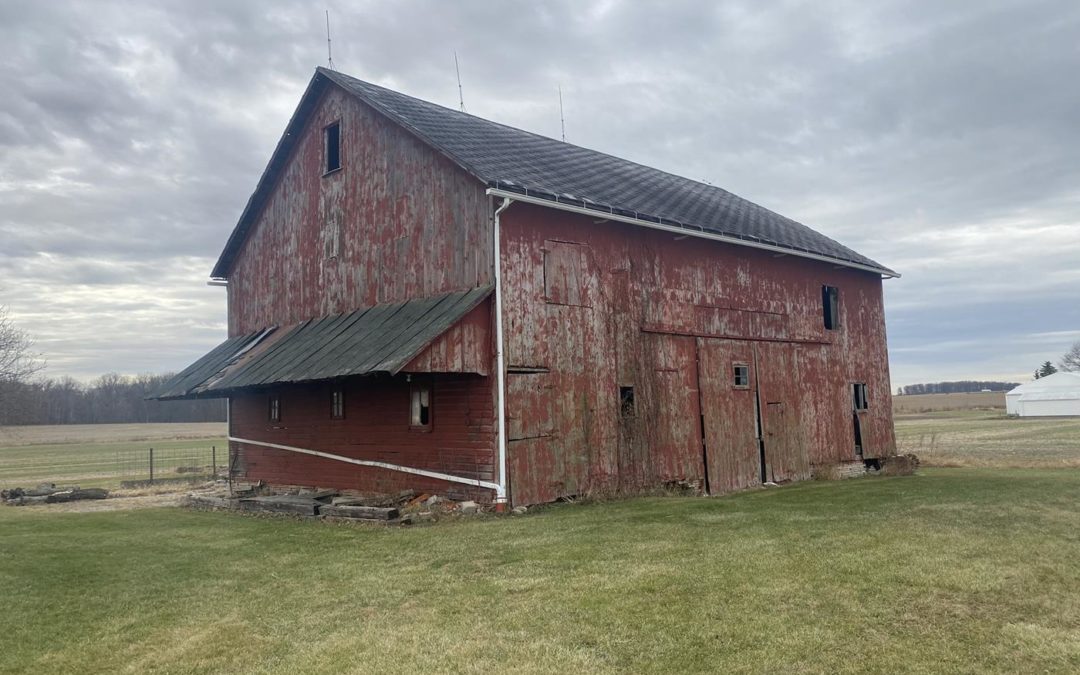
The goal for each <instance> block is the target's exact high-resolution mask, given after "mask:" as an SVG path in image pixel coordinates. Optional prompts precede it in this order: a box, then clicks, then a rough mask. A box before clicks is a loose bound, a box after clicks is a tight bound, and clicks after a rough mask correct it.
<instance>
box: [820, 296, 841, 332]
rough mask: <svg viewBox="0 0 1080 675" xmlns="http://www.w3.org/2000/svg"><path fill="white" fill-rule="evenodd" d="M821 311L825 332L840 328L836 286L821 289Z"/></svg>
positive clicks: (838, 297) (838, 299)
mask: <svg viewBox="0 0 1080 675" xmlns="http://www.w3.org/2000/svg"><path fill="white" fill-rule="evenodd" d="M821 310H822V314H823V318H824V320H825V330H835V329H837V328H839V327H840V289H839V288H837V287H836V286H822V287H821Z"/></svg>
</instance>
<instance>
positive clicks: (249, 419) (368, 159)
mask: <svg viewBox="0 0 1080 675" xmlns="http://www.w3.org/2000/svg"><path fill="white" fill-rule="evenodd" d="M335 121H337V122H340V124H341V127H340V128H341V165H342V167H341V169H340V170H338V171H335V172H333V173H330V174H327V175H324V174H323V168H324V166H325V164H324V162H325V159H324V154H323V153H324V148H323V144H324V139H323V129H324V127H325V126H326V125H328V124H331V123H333V122H335ZM301 133H302V136H301V138H300V139H299V141H298V143H297V145H296V147H295V149H294V150H293V152H292V155H291V156H290V158H289V160H288V162H287V164H286V166H285V168H284V170H283V172H282V174H281V178H280V180H279V181H278V183H277V184H276V186H274V188H273V192H272V196H271V197H270V199H269V200H268V202H267V204H266V206H265V208H264V209H263V212H262V213H261V214H260V216H259V217H258V219H257V222H256V224H255V225H254V226H253V227H252V229H251V231H250V233H249V234H248V236H247V238H246V240H245V241H244V243H243V245H242V247H241V249H240V251H239V253H238V254H237V258H236V261H235V263H234V264H233V266H232V269H231V270H230V272H229V275H228V278H229V286H228V292H229V334H230V336H233V335H240V334H244V333H248V332H252V331H255V330H259V329H262V328H264V327H267V326H271V325H288V324H291V323H295V322H298V321H303V320H306V319H309V318H313V317H318V316H324V315H328V314H335V313H342V312H348V311H351V310H354V309H357V308H360V307H367V306H371V305H375V304H380V303H388V302H400V301H404V300H408V299H412V298H418V297H425V296H432V295H437V294H439V293H444V292H449V291H455V290H464V289H469V288H474V287H478V286H483V285H487V284H490V283H491V282H492V277H493V269H492V263H491V239H492V231H491V210H490V200H489V198H488V197H487V196H486V195H485V193H484V186H483V185H482V184H481V183H480V182H478V181H477V180H476V179H475V178H473V177H471V176H469V175H468V174H467V173H466V172H464V171H463V170H461V169H460V168H459V167H457V166H456V165H454V164H453V163H452V162H450V161H449V160H448V159H446V158H445V157H444V156H442V155H441V154H439V153H437V152H436V151H434V150H432V149H431V148H430V147H428V146H427V145H425V144H424V143H422V142H420V141H419V140H417V139H416V138H415V137H414V136H412V135H411V134H409V133H408V132H406V131H405V130H403V129H402V128H401V127H400V126H398V125H396V124H394V123H392V122H390V121H388V120H387V119H386V118H385V117H383V116H382V115H380V114H379V113H377V112H375V111H374V110H373V109H371V108H370V107H368V106H367V105H366V104H364V103H362V102H360V101H358V100H356V99H355V98H353V97H351V96H349V95H347V94H345V93H343V92H341V91H340V90H338V89H337V88H336V87H330V88H329V89H328V90H327V91H326V92H325V93H324V94H323V95H322V99H321V100H320V102H319V104H318V105H317V106H316V109H315V111H314V113H313V115H312V117H311V119H310V121H309V123H308V125H307V126H306V127H305V128H304V129H303V130H302V132H301ZM492 358H493V354H492V342H491V312H490V303H489V302H485V303H482V304H481V305H480V306H478V307H477V308H476V309H474V310H473V311H472V312H470V313H469V314H468V315H467V316H466V317H464V318H463V319H462V320H461V321H459V322H458V323H457V324H456V325H455V326H454V327H452V328H451V329H450V330H449V331H447V332H446V333H445V334H443V335H442V336H441V337H440V338H439V339H437V340H436V341H435V342H434V343H433V344H431V345H430V346H429V347H428V348H427V349H425V350H424V351H423V352H421V353H420V354H419V355H418V356H417V357H416V358H415V359H413V361H412V362H411V363H409V364H408V365H407V366H406V367H405V369H404V370H405V371H406V372H412V373H478V374H487V373H490V372H491V369H492ZM435 382H436V385H435V387H434V390H433V398H434V400H433V415H434V416H435V417H434V423H433V429H432V431H430V432H423V431H416V430H413V429H410V428H409V424H408V415H409V388H408V385H407V384H404V380H403V379H402V377H397V378H393V379H390V380H386V379H372V378H356V379H352V380H349V381H348V383H347V391H346V406H347V412H346V416H345V419H344V420H332V419H330V408H329V406H330V398H329V397H330V394H329V391H330V388H329V385H325V386H323V385H305V386H290V387H283V388H281V389H280V390H275V391H278V393H280V394H281V396H282V406H283V407H282V421H281V423H279V424H271V423H269V422H268V421H267V409H266V405H267V403H266V393H265V392H264V393H259V394H252V395H241V396H235V397H234V398H233V400H232V408H231V418H230V419H231V431H230V433H231V434H232V435H233V436H236V437H240V438H251V439H254V440H260V441H266V442H271V443H278V444H283V445H291V446H295V447H301V448H305V449H312V450H320V451H324V452H330V453H334V454H341V455H344V456H347V457H353V458H357V459H367V460H375V461H385V462H389V463H392V464H397V465H402V466H407V467H413V468H421V469H430V470H433V471H439V472H442V473H448V474H453V475H460V476H464V477H471V478H478V479H481V480H494V478H495V474H494V471H495V468H494V463H495V458H494V454H493V453H494V449H493V448H494V444H495V430H494V427H493V422H492V420H493V419H494V414H495V406H494V382H493V378H489V377H479V376H462V377H451V376H447V375H436V376H435ZM234 448H235V449H236V451H237V453H238V458H239V459H240V463H239V465H238V467H237V468H238V475H240V476H242V477H245V478H248V479H252V480H265V481H268V482H271V483H283V484H302V485H320V486H325V487H335V488H342V489H345V488H352V489H362V490H371V491H385V490H393V489H399V488H401V487H406V486H407V487H419V488H425V487H426V488H430V489H431V490H433V491H436V492H439V493H441V494H446V493H447V492H448V491H449V492H461V493H463V494H470V495H472V496H474V497H476V498H479V499H485V500H486V499H490V498H491V490H487V489H476V488H469V487H467V486H464V485H459V484H453V483H448V482H444V481H438V480H432V479H427V478H423V477H418V476H415V475H410V474H405V473H400V472H395V471H389V470H385V469H377V468H364V467H359V466H356V465H352V464H348V463H344V462H340V461H336V460H329V459H322V458H317V457H312V456H309V455H302V454H297V453H293V452H289V451H284V450H273V449H268V448H264V447H258V446H254V445H248V446H244V445H242V444H234Z"/></svg>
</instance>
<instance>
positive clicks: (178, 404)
mask: <svg viewBox="0 0 1080 675" xmlns="http://www.w3.org/2000/svg"><path fill="white" fill-rule="evenodd" d="M170 377H172V374H166V375H136V376H134V377H132V376H128V375H118V374H116V373H110V374H108V375H102V376H101V377H99V378H98V379H96V380H94V381H93V382H91V383H90V384H88V385H87V384H82V383H81V382H79V381H77V380H75V379H72V378H70V377H63V378H59V379H34V380H31V381H25V380H24V381H20V380H14V379H6V380H5V379H0V425H14V424H124V423H143V422H224V421H225V402H224V401H223V400H221V399H205V400H196V401H147V400H145V399H146V397H147V396H148V395H150V394H152V393H154V391H156V390H157V388H158V387H159V386H160V385H161V384H163V383H164V382H165V381H166V380H168V379H169V378H170Z"/></svg>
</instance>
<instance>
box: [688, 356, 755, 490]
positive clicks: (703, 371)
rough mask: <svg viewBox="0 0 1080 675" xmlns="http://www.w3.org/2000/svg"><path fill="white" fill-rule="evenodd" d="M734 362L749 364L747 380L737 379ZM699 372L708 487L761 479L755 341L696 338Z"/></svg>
mask: <svg viewBox="0 0 1080 675" xmlns="http://www.w3.org/2000/svg"><path fill="white" fill-rule="evenodd" d="M736 365H745V366H747V369H748V378H749V379H748V380H747V382H746V385H745V386H742V385H741V383H739V384H737V383H736V380H735V366H736ZM698 378H699V386H700V388H701V412H702V416H703V422H704V424H703V427H704V430H705V454H706V457H707V460H706V461H707V463H708V472H709V473H708V475H709V490H710V492H712V493H713V494H721V493H724V492H730V491H731V490H739V489H742V488H746V487H750V486H753V485H760V484H761V455H760V452H759V450H758V441H757V424H756V420H755V415H756V412H755V409H754V395H755V389H756V386H757V383H756V376H755V374H754V349H753V345H752V344H751V343H749V342H745V341H738V340H720V339H715V338H699V339H698Z"/></svg>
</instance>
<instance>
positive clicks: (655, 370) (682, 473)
mask: <svg viewBox="0 0 1080 675" xmlns="http://www.w3.org/2000/svg"><path fill="white" fill-rule="evenodd" d="M645 341H646V347H647V349H648V354H649V360H650V361H651V364H650V365H651V368H649V369H648V371H647V372H646V373H645V376H646V382H645V385H646V387H645V388H646V392H647V396H648V398H647V399H646V400H642V401H641V403H642V404H643V406H644V407H643V412H644V413H645V417H644V421H645V429H646V434H647V437H648V444H647V445H648V447H649V449H650V456H649V458H648V467H647V472H648V478H649V480H650V482H654V483H666V482H673V481H687V482H699V481H700V482H704V480H703V479H704V473H705V467H704V463H703V458H702V451H701V411H700V408H699V405H700V403H699V401H700V396H699V394H698V377H697V368H696V367H695V366H696V363H695V361H696V351H697V349H696V346H695V340H694V338H692V337H686V336H680V335H665V334H647V335H646V337H645ZM646 392H643V393H646Z"/></svg>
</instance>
